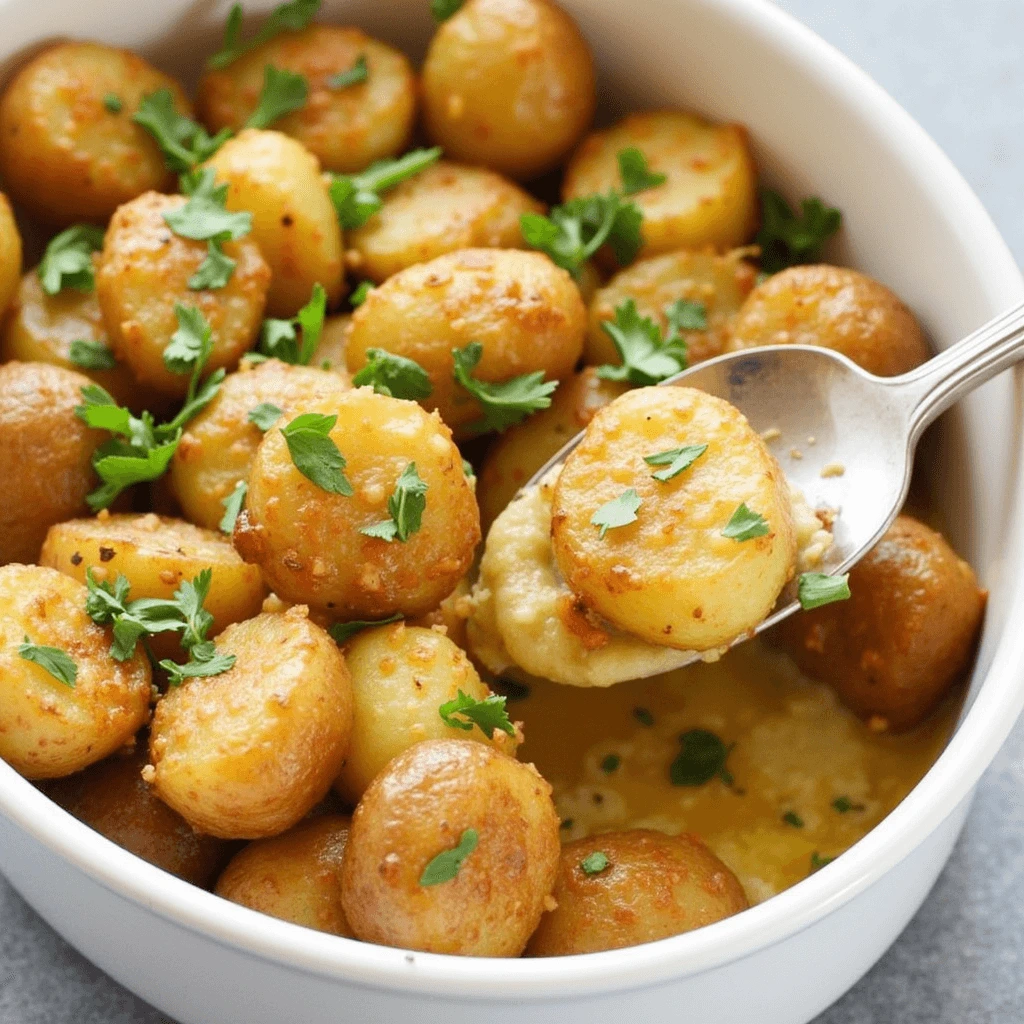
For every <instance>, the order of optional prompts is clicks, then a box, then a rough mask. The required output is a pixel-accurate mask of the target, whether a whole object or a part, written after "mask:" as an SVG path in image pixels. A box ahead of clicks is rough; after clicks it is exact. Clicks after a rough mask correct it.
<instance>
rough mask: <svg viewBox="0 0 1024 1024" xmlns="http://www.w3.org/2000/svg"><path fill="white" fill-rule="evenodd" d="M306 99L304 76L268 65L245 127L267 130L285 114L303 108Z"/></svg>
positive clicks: (306, 82)
mask: <svg viewBox="0 0 1024 1024" xmlns="http://www.w3.org/2000/svg"><path fill="white" fill-rule="evenodd" d="M308 98H309V82H308V81H306V78H305V76H304V75H300V74H297V73H296V72H294V71H286V70H285V69H283V68H275V67H274V65H273V64H268V65H267V66H266V67H265V68H264V69H263V88H262V89H261V90H260V97H259V100H258V101H257V103H256V109H255V110H254V111H253V112H252V113H251V114H250V115H249V119H248V120H247V121H246V122H245V127H246V128H269V127H270V126H271V125H272V124H273V123H274V122H275V121H277V120H279V119H280V118H282V117H284V116H285V115H286V114H290V113H292V111H295V110H300V109H301V108H302V107H304V106H305V105H306V100H307V99H308Z"/></svg>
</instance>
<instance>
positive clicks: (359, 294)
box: [348, 281, 374, 309]
mask: <svg viewBox="0 0 1024 1024" xmlns="http://www.w3.org/2000/svg"><path fill="white" fill-rule="evenodd" d="M373 289H374V284H373V282H372V281H360V282H359V284H358V286H357V287H356V289H355V291H353V292H352V294H351V295H350V296H349V297H348V304H349V305H350V306H351V307H352V308H353V309H357V308H358V307H359V306H361V305H362V304H363V303H364V302H365V301H366V297H367V296H368V295H369V294H370V292H372V291H373Z"/></svg>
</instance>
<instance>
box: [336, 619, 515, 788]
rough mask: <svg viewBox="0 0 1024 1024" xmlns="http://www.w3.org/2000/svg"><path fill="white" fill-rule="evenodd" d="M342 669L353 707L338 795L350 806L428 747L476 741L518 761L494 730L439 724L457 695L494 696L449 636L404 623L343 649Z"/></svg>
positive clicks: (368, 633)
mask: <svg viewBox="0 0 1024 1024" xmlns="http://www.w3.org/2000/svg"><path fill="white" fill-rule="evenodd" d="M345 664H347V665H348V670H349V672H350V673H351V675H352V694H353V698H354V702H355V704H354V711H353V720H352V744H351V746H350V747H349V751H348V755H347V756H346V758H345V766H344V767H343V768H342V769H341V774H340V775H339V776H338V781H337V782H336V783H335V789H336V790H337V792H338V794H339V795H340V796H341V797H343V798H344V799H345V800H347V801H348V802H349V803H350V804H353V805H354V804H356V803H358V802H359V799H360V797H361V796H362V795H363V793H364V792H366V787H367V786H369V785H370V783H371V782H372V781H373V780H374V779H375V778H376V777H377V775H379V774H380V772H381V770H382V769H383V768H384V766H385V765H386V764H387V763H388V762H389V761H390V760H391V759H392V758H393V757H397V756H398V755H399V754H400V753H401V752H402V751H403V750H406V749H407V748H408V747H410V746H412V744H414V743H420V742H422V741H423V740H441V739H455V738H458V739H472V740H477V741H478V742H480V743H488V742H490V743H491V744H493V745H494V746H495V747H497V748H498V749H499V750H502V751H504V752H505V753H507V754H515V750H516V742H517V741H516V737H515V736H514V735H509V734H508V733H506V732H503V731H502V730H500V729H495V730H494V731H493V733H492V735H491V737H490V738H488V736H487V735H486V734H485V733H484V732H483V730H481V729H480V727H479V726H475V725H474V726H473V728H472V730H471V731H468V732H466V731H464V730H462V729H460V728H458V727H457V726H451V725H448V724H447V723H446V722H445V721H444V719H443V718H442V717H441V715H440V712H439V708H440V707H441V705H442V704H445V703H447V702H448V701H451V700H455V698H456V697H458V695H459V691H462V692H463V693H465V694H466V695H467V696H468V697H472V698H473V699H474V700H480V701H482V700H485V699H486V698H487V697H489V696H491V691H490V690H489V689H488V688H487V686H485V685H484V683H483V682H481V680H480V676H478V675H477V672H476V669H475V668H473V666H472V664H471V663H470V660H469V658H467V657H466V655H465V652H463V651H461V650H460V649H459V648H458V647H456V646H455V644H454V643H452V641H451V640H449V639H448V637H446V636H444V634H442V633H438V632H436V631H435V630H432V629H422V628H420V627H416V626H406V625H404V624H403V623H396V624H395V625H391V626H381V627H380V628H378V629H367V630H363V632H361V633H358V634H356V636H355V637H354V638H353V639H352V640H351V641H349V643H348V644H347V645H346V647H345ZM458 720H462V721H465V719H464V718H462V719H458Z"/></svg>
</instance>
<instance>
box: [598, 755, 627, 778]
mask: <svg viewBox="0 0 1024 1024" xmlns="http://www.w3.org/2000/svg"><path fill="white" fill-rule="evenodd" d="M620 764H622V758H620V757H619V755H618V754H605V756H604V757H603V758H602V759H601V771H603V772H604V773H605V775H611V773H612V772H617V771H618V770H619V765H620Z"/></svg>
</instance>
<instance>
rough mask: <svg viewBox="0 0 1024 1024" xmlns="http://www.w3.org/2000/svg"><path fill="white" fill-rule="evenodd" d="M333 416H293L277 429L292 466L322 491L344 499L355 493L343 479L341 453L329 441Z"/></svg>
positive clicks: (336, 420)
mask: <svg viewBox="0 0 1024 1024" xmlns="http://www.w3.org/2000/svg"><path fill="white" fill-rule="evenodd" d="M337 422H338V417H337V416H324V415H321V414H320V413H315V412H307V413H303V414H302V415H301V416H296V417H295V419H293V420H292V421H291V423H289V424H288V425H287V426H286V427H282V428H281V433H282V434H283V435H284V439H285V442H286V443H287V445H288V452H289V454H290V455H291V457H292V462H293V463H294V464H295V468H296V469H297V470H298V471H299V472H300V473H301V474H302V475H303V476H304V477H305V478H306V479H307V480H311V481H312V482H313V483H314V484H316V485H317V487H319V488H320V489H321V490H322V491H327V492H328V493H330V494H340V495H342V496H344V497H346V498H350V497H352V495H353V494H354V493H355V492H354V491H353V490H352V485H351V484H350V483H349V482H348V480H347V479H346V478H345V474H344V472H343V470H344V469H345V456H344V455H342V454H341V452H340V451H338V446H337V445H336V444H335V443H334V441H332V440H331V437H330V432H331V428H332V427H333V426H334V424H335V423H337Z"/></svg>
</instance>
